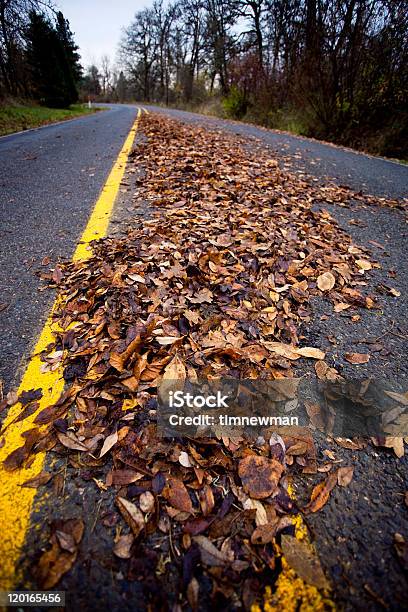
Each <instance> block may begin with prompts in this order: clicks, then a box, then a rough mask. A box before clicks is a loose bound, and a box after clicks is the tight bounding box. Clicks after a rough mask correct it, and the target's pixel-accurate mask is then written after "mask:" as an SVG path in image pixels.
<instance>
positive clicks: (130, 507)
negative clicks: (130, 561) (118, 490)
mask: <svg viewBox="0 0 408 612" xmlns="http://www.w3.org/2000/svg"><path fill="white" fill-rule="evenodd" d="M116 503H117V505H118V507H119V510H120V512H121V514H122V516H123V518H124V519H125V521H126V522H127V524H128V525H129V527H130V528H131V530H132V531H133V533H134V535H135V537H137V536H138V535H139V533H140V532H141V531H142V529H143V528H144V526H145V522H144V517H143V514H142V513H141V512H140V510H139V508H138V507H137V506H135V504H133V503H132V502H130V501H128V500H127V499H125V498H124V497H117V498H116Z"/></svg>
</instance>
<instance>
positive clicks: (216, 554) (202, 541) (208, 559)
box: [192, 535, 229, 567]
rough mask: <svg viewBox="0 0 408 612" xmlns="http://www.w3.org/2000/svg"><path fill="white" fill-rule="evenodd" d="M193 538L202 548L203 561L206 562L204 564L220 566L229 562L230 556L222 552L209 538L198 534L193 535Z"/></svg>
mask: <svg viewBox="0 0 408 612" xmlns="http://www.w3.org/2000/svg"><path fill="white" fill-rule="evenodd" d="M192 539H193V541H194V542H196V543H197V544H198V546H199V548H200V553H201V561H202V562H203V563H204V565H209V566H210V567H218V566H223V565H226V564H227V563H228V561H229V558H228V556H227V555H225V554H224V553H222V552H220V551H219V550H218V548H217V547H216V546H214V544H213V543H212V542H211V541H210V540H209V539H208V538H206V537H205V536H203V535H197V536H193V538H192Z"/></svg>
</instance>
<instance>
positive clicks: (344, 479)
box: [337, 466, 354, 487]
mask: <svg viewBox="0 0 408 612" xmlns="http://www.w3.org/2000/svg"><path fill="white" fill-rule="evenodd" d="M353 472H354V468H353V467H351V466H350V467H341V468H339V469H338V470H337V482H338V484H339V485H340V486H341V487H347V486H348V485H349V484H350V482H351V481H352V480H353Z"/></svg>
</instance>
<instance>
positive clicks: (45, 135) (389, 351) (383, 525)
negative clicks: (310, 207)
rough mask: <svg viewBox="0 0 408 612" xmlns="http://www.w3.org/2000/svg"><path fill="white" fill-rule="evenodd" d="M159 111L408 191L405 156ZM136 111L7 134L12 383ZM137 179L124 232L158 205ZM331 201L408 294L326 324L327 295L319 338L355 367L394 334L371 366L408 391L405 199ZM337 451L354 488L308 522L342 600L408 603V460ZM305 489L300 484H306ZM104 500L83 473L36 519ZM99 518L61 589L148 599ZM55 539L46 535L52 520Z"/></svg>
mask: <svg viewBox="0 0 408 612" xmlns="http://www.w3.org/2000/svg"><path fill="white" fill-rule="evenodd" d="M147 108H149V110H151V111H153V110H155V111H157V112H161V113H165V114H168V115H169V116H172V117H174V118H178V119H181V120H183V121H188V122H192V123H198V124H199V125H202V126H207V127H208V128H209V129H222V130H227V131H231V132H233V133H236V134H239V135H240V136H242V137H250V138H248V143H249V145H250V143H251V138H253V137H255V138H257V139H258V140H259V142H258V146H259V144H260V145H261V146H262V145H264V146H267V147H268V150H270V151H271V155H275V154H276V155H277V156H278V157H279V160H280V163H281V164H282V166H285V167H292V168H293V169H294V170H295V171H297V172H302V173H303V172H304V173H308V174H310V175H312V176H314V177H316V178H317V179H318V180H319V181H320V180H325V179H326V178H327V177H328V178H330V179H335V180H336V181H337V182H338V183H339V184H342V185H349V186H350V187H352V188H354V189H355V190H357V191H359V190H360V189H362V190H363V191H365V192H367V193H370V194H372V195H377V196H380V197H382V196H388V197H392V198H402V197H406V196H407V195H408V189H407V188H408V167H406V166H403V165H401V164H398V163H394V162H391V161H388V160H383V159H379V158H373V157H370V156H366V155H363V154H360V153H356V152H352V151H348V150H345V149H342V148H338V147H334V146H331V145H325V144H323V143H320V142H316V141H311V140H307V139H303V138H296V137H294V136H290V135H287V134H282V133H277V132H273V131H269V130H264V129H262V128H257V127H255V126H251V125H245V124H238V123H236V122H228V121H221V120H217V119H214V118H208V117H203V116H200V115H196V114H193V113H186V112H182V111H175V110H164V109H160V108H157V109H156V108H153V107H147ZM135 114H136V108H135V107H127V106H117V107H112V109H111V110H109V111H105V112H104V113H98V114H96V115H94V116H91V117H85V118H83V119H79V120H76V121H74V122H70V123H66V124H63V125H58V126H53V127H47V128H45V129H42V130H38V131H35V132H30V133H27V134H22V135H15V136H8V137H6V138H4V139H0V185H1V200H0V232H1V253H0V283H1V293H0V303H4V304H6V308H5V309H4V310H3V311H2V312H0V378H3V379H4V380H5V382H6V385H7V386H10V385H12V384H13V383H14V382H15V381H16V380H17V378H16V377H18V374H17V375H16V372H17V368H18V365H19V363H20V362H21V359H22V358H23V357H24V356H25V355H27V352H28V350H29V348H30V346H31V343H32V341H33V339H34V338H35V335H36V333H37V332H38V331H39V330H40V328H41V322H42V320H43V319H44V317H45V315H46V306H47V305H48V304H49V302H50V300H51V296H50V293H49V292H46V293H39V292H38V287H39V282H38V279H37V277H36V276H35V275H34V271H35V270H36V269H38V267H39V266H40V263H41V260H42V258H43V257H45V256H51V257H52V258H53V259H57V258H58V257H59V256H65V257H66V256H70V255H71V253H72V251H73V249H74V246H75V244H76V242H77V240H78V238H79V236H80V234H81V231H82V229H83V227H84V225H85V223H86V220H87V217H88V215H89V213H90V210H91V208H92V204H93V202H94V201H95V199H96V198H97V196H98V193H99V190H100V188H101V187H102V185H103V183H104V180H105V178H106V176H107V174H108V172H109V169H110V167H111V165H112V163H113V161H114V159H115V158H116V156H117V153H118V152H119V149H120V147H121V145H122V144H123V141H124V138H125V135H126V133H127V132H128V130H129V128H130V126H131V124H132V122H133V120H134V117H135ZM134 178H135V177H134V175H132V176H131V175H129V176H128V177H127V178H126V183H128V184H129V185H131V186H132V185H133V184H134ZM132 190H133V187H132V188H131V189H130V190H129V192H128V193H122V194H121V196H120V198H119V200H118V203H117V207H116V211H115V213H114V218H113V224H112V229H114V228H115V229H116V230H118V229H119V228H120V224H121V222H123V221H124V219H125V218H126V223H127V222H129V218H130V219H131V218H132V216H133V217H134V216H135V215H136V216H137V215H138V216H139V217H138V219H139V220H140V217H143V215H144V214H148V213H147V211H146V212H145V209H144V208H143V207H142V206H141V204H140V203H138V202H137V201H136V202H135V203H133V205H132V206H133V207H134V208H133V209H132V208H131V200H130V198H129V197H128V196H129V194H130V193H131V191H132ZM132 210H133V211H134V212H132ZM330 211H331V212H332V214H333V215H334V216H335V217H336V218H337V220H338V221H339V223H340V224H341V225H342V226H343V227H344V228H345V229H347V231H348V232H349V233H350V234H351V235H352V237H353V239H354V240H355V241H356V242H357V243H360V244H364V245H365V246H367V245H368V244H371V243H369V241H374V242H376V243H378V244H380V245H382V247H383V248H380V247H378V246H375V245H374V244H371V247H370V248H371V249H372V257H373V258H374V259H376V260H377V261H378V262H379V263H380V264H381V266H382V268H381V269H378V270H375V271H372V273H370V274H372V279H373V282H374V285H377V286H379V285H380V284H381V283H382V282H387V283H388V284H389V283H390V274H389V273H390V270H391V271H392V286H393V287H395V288H396V289H398V290H399V291H400V292H401V299H398V300H396V299H395V298H392V297H391V296H388V297H387V296H380V297H381V300H382V304H383V308H382V311H381V313H378V312H376V313H373V312H371V311H367V312H364V313H362V318H361V321H360V322H358V324H357V325H353V326H351V324H350V321H349V320H348V319H347V317H342V316H339V317H337V318H336V321H335V328H334V329H333V319H332V318H331V317H330V316H329V318H328V319H326V320H325V321H323V322H322V321H321V319H320V316H321V315H324V314H328V315H330V314H331V309H330V308H329V307H328V305H327V304H325V303H324V302H320V303H316V304H315V314H316V316H315V319H314V323H313V325H311V326H310V327H309V328H308V329H305V330H303V333H304V335H305V337H306V338H307V343H308V344H309V343H310V345H312V346H321V347H322V348H326V347H327V342H328V341H327V335H329V334H331V335H333V333H334V334H335V336H336V339H337V343H338V344H337V349H338V353H337V354H335V355H334V357H333V359H334V360H335V365H336V367H338V368H339V369H340V370H342V371H343V372H344V373H345V374H346V375H347V374H350V373H351V372H352V368H351V366H350V365H348V364H347V363H346V362H344V361H342V355H344V353H345V352H346V351H359V350H360V349H362V347H365V348H366V347H367V346H369V344H368V345H367V344H365V343H366V342H367V341H370V339H372V338H375V339H377V344H378V342H379V341H380V342H383V344H384V347H383V350H381V351H379V352H378V353H375V354H373V355H372V359H371V360H370V363H369V364H367V366H364V369H362V370H361V369H360V370H359V372H362V373H364V374H367V375H372V376H376V377H380V376H381V377H384V376H386V377H388V378H389V379H392V380H393V381H394V382H395V384H396V385H397V386H398V385H399V386H401V388H403V389H404V390H406V389H407V388H408V385H407V383H408V367H407V363H406V351H407V343H406V338H407V334H408V331H407V324H406V321H407V320H408V317H407V304H406V299H405V296H406V295H407V294H408V280H407V274H406V253H407V224H406V218H405V217H404V215H403V214H402V212H401V211H398V210H390V209H383V208H377V207H363V206H361V205H357V204H356V206H355V207H351V208H349V209H347V208H340V207H338V206H335V205H333V206H331V207H330ZM356 220H357V222H358V223H357V225H356V224H355V221H356ZM390 330H394V332H395V333H390ZM378 339H380V340H378ZM363 350H364V349H363ZM323 450H324V446H320V447H319V452H320V453H322V451H323ZM336 455H337V457H338V458H339V459H341V460H342V461H343V462H344V463H343V465H350V464H351V463H352V464H353V465H355V478H354V480H353V482H352V483H351V485H350V487H347V488H344V489H343V488H341V489H340V488H338V489H336V490H335V491H334V493H333V499H332V501H331V502H330V503H329V504H327V505H326V507H325V508H324V510H323V511H322V512H320V513H317V514H316V515H315V516H313V517H312V518H311V519H310V525H309V526H310V527H311V529H312V532H313V534H314V538H315V541H316V545H317V549H318V551H319V554H320V556H321V559H322V563H323V565H324V568H325V571H326V572H327V575H328V576H329V578H330V579H331V581H332V582H333V584H334V587H335V593H336V598H337V601H338V602H339V604H340V606H341V607H344V608H345V609H348V610H360V609H364V610H377V609H380V608H381V606H382V604H380V603H379V600H378V599H376V598H375V596H373V593H374V595H375V594H378V596H380V597H381V598H383V599H384V602H385V604H386V605H387V606H388V607H389V609H390V610H395V611H397V610H403V609H404V607H405V604H404V602H405V603H406V592H407V582H406V579H405V578H404V574H403V572H402V569H401V566H400V565H399V562H398V560H397V558H396V556H395V552H394V549H393V544H392V541H393V535H394V533H395V532H400V533H404V534H405V536H406V537H407V536H408V533H407V518H408V515H407V509H406V508H405V507H404V504H403V494H404V492H405V491H406V490H407V489H408V486H407V474H408V462H407V459H406V458H404V459H402V460H400V461H399V460H397V459H396V458H395V457H394V456H393V455H392V453H391V452H388V451H378V452H375V453H374V452H373V451H372V450H371V451H368V450H367V451H360V452H358V453H356V452H354V451H345V450H342V449H338V451H336ZM320 457H321V458H323V455H321V456H320ZM302 494H303V492H302V490H301V489H299V491H298V495H299V496H300V497H301V496H302ZM97 503H98V504H99V503H102V506H100V511H101V512H103V511H108V510H109V508H110V507H111V505H112V500H111V499H110V497H109V494H108V493H105V492H95V490H94V488H93V489H92V490H91V487H89V484H88V483H86V482H84V481H81V479H80V478H78V479H77V480H75V478H73V479H72V480H70V482H69V483H68V484H67V490H66V494H65V496H64V499H62V500H61V499H59V500H58V504H55V500H53V498H52V496H49V497H48V500H46V501H45V506H44V505H41V506H39V508H40V509H39V511H38V512H37V514H36V515H35V520H34V523H37V524H38V523H43V522H44V520H46V521H48V520H50V519H51V518H52V517H58V516H63V517H64V518H67V517H69V516H78V515H80V514H82V515H83V516H84V517H85V518H86V519H87V520H88V522H89V516H93V513H94V511H95V507H96V504H97ZM95 525H96V527H95V532H94V534H93V535H92V533H91V534H90V535H89V534H88V540H87V546H86V547H85V548H84V549H83V551H81V556H80V559H79V562H78V563H77V564H76V567H75V568H74V569H73V570H72V572H70V573H69V574H68V575H67V576H66V577H64V579H63V582H62V586H61V588H66V590H67V591H68V592H69V593H70V594H71V601H72V606H71V609H72V608H73V607H75V606H76V607H77V608H78V609H80V608H81V606H83V605H84V603H85V602H87V603H88V604H89V599H90V597H91V595H93V596H94V604H93V605H88V608H87V609H95V610H97V609H98V606H99V602H100V601H101V600H102V599H103V600H104V601H105V602H106V601H107V600H108V599H109V597H110V599H109V603H110V607H111V608H112V609H119V607H120V606H121V603H122V604H123V599H122V596H123V593H126V592H127V593H128V594H129V596H130V595H131V596H132V598H135V597H136V598H137V597H138V587H137V585H136V584H134V583H133V584H132V583H131V584H129V583H127V581H126V580H125V579H124V578H123V575H122V574H121V568H120V566H119V567H116V566H115V567H112V566H111V564H110V561H109V554H110V552H109V551H110V550H111V546H112V544H111V542H108V541H106V530H104V529H103V528H102V529H100V528H99V525H98V524H97V523H95ZM104 534H105V535H104ZM98 536H100V537H99V539H98ZM38 537H39V536H38V530H35V529H33V530H32V531H31V532H30V534H29V537H28V542H27V546H28V548H29V547H30V544H32V543H34V542H35V543H36V545H37V546H38ZM43 537H45V538H46V537H47V531H46V530H43ZM104 538H105V539H104ZM112 576H115V578H117V580H116V584H117V585H118V584H119V586H117V589H119V591H118V592H116V594H115V593H114V592H112V588H111V587H112ZM364 585H368V589H367V588H366V587H365V586H364ZM74 593H75V595H73V594H74ZM131 608H132V606H131V605H130V607H129V609H131ZM123 609H128V608H126V606H125V607H124V608H123Z"/></svg>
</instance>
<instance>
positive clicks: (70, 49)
mask: <svg viewBox="0 0 408 612" xmlns="http://www.w3.org/2000/svg"><path fill="white" fill-rule="evenodd" d="M56 30H57V34H58V38H59V39H60V41H61V44H62V46H63V48H64V52H65V57H66V61H67V62H68V67H69V70H70V72H71V74H72V78H73V81H74V83H75V86H77V85H78V83H79V82H80V81H81V79H82V66H81V64H80V59H81V57H80V55H79V53H78V49H79V47H78V45H76V44H75V41H74V35H73V33H72V32H71V29H70V26H69V21H68V19H65V17H64V15H63V14H62V13H61V11H59V12H58V13H57V22H56Z"/></svg>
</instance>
